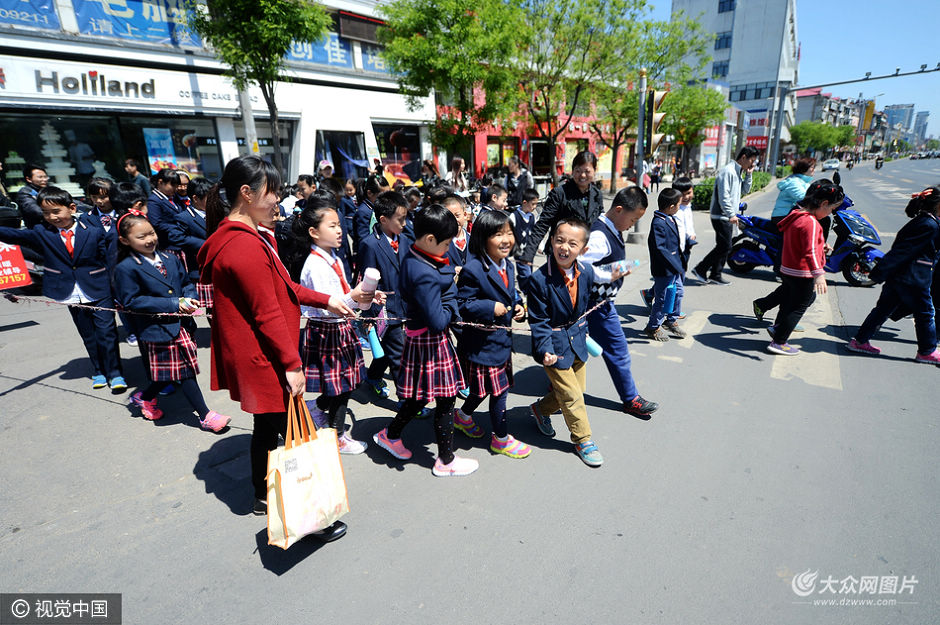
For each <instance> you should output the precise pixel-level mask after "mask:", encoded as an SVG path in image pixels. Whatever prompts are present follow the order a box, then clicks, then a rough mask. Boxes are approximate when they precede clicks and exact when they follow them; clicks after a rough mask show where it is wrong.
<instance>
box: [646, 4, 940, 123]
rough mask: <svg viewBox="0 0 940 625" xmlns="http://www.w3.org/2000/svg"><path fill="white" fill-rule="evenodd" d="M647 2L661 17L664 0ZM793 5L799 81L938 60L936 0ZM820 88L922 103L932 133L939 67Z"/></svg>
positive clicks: (938, 117)
mask: <svg viewBox="0 0 940 625" xmlns="http://www.w3.org/2000/svg"><path fill="white" fill-rule="evenodd" d="M717 1H718V0H715V2H717ZM738 1H739V2H761V1H764V0H738ZM774 1H777V2H779V1H782V0H774ZM653 3H654V4H655V9H654V11H653V16H654V17H656V18H658V19H668V17H669V12H670V9H671V2H669V0H658V1H657V0H653ZM796 11H797V35H798V37H799V40H800V43H801V46H802V47H801V57H800V74H799V82H800V85H817V84H820V83H826V82H838V81H841V80H850V79H852V78H861V77H862V76H864V75H865V72H871V73H872V75H873V76H878V75H882V74H893V73H894V71H895V68H897V67H900V68H901V71H902V72H906V71H916V70H918V69H920V66H921V65H922V64H924V63H926V64H927V67H928V69H931V68H935V67H937V64H938V63H940V0H903V1H900V0H893V1H888V2H884V1H881V2H876V1H874V0H797V3H796ZM823 91H824V92H831V93H832V94H833V95H836V96H839V97H844V98H856V97H858V94H859V93H862V94H864V96H865V97H866V98H871V97H873V96H878V97H877V98H876V100H875V101H876V105H877V107H878V109H879V110H881V109H883V108H884V107H885V106H886V105H888V104H914V112H915V113H916V112H917V111H930V118H929V120H928V126H927V134H928V135H930V134H933V135H934V137H940V72H932V73H929V74H924V75H920V76H909V77H903V78H888V79H885V80H877V81H868V82H866V83H853V84H848V85H841V86H838V87H831V88H825V89H823ZM881 93H883V94H884V95H878V94H881Z"/></svg>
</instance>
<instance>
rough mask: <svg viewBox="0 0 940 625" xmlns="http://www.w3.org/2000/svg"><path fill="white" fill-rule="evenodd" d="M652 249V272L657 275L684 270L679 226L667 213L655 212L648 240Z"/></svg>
mask: <svg viewBox="0 0 940 625" xmlns="http://www.w3.org/2000/svg"><path fill="white" fill-rule="evenodd" d="M646 244H647V245H648V246H649V250H650V273H651V274H652V275H654V276H657V277H664V276H671V275H678V274H681V273H682V272H683V269H682V255H681V253H680V252H679V226H677V225H676V222H675V220H673V219H671V218H670V217H669V215H667V214H666V213H662V212H660V211H656V212H655V213H653V224H652V226H650V236H649V238H648V239H647V241H646Z"/></svg>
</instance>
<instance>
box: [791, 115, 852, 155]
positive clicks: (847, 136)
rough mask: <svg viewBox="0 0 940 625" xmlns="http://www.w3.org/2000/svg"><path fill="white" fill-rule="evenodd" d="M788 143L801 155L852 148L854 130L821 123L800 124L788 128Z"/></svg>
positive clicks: (849, 127)
mask: <svg viewBox="0 0 940 625" xmlns="http://www.w3.org/2000/svg"><path fill="white" fill-rule="evenodd" d="M790 142H791V143H793V144H794V145H795V146H796V149H797V151H799V152H800V153H801V154H802V153H807V152H809V151H811V150H820V151H825V150H828V149H830V148H834V147H838V146H854V145H855V129H854V128H853V127H852V126H830V125H829V124H823V123H821V122H800V123H799V124H796V125H795V126H790Z"/></svg>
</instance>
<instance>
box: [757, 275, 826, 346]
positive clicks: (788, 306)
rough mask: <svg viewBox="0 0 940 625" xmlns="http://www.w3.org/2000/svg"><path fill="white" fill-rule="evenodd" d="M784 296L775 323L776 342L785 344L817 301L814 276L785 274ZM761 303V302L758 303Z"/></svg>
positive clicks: (782, 277) (783, 278)
mask: <svg viewBox="0 0 940 625" xmlns="http://www.w3.org/2000/svg"><path fill="white" fill-rule="evenodd" d="M781 279H782V280H783V285H782V286H781V288H782V289H783V297H782V298H781V301H780V310H779V311H778V312H777V320H776V321H775V322H774V325H775V326H776V327H777V329H776V331H774V343H777V344H778V345H783V344H784V343H786V342H787V341H788V340H790V335H791V334H793V328H795V327H796V324H798V323H799V322H800V319H802V318H803V314H804V313H805V312H806V309H807V308H809V307H810V305H811V304H812V303H813V302H814V301H816V291H815V290H814V288H813V279H812V278H794V277H793V276H787V275H783V276H781ZM758 305H759V304H758Z"/></svg>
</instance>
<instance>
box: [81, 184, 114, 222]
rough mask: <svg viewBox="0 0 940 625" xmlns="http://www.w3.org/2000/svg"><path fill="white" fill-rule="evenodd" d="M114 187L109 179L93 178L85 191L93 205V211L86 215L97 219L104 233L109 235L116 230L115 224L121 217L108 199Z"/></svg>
mask: <svg viewBox="0 0 940 625" xmlns="http://www.w3.org/2000/svg"><path fill="white" fill-rule="evenodd" d="M112 186H113V183H112V182H111V181H110V180H108V179H107V178H92V179H91V181H90V182H89V183H88V186H87V187H86V189H85V195H86V197H87V198H88V200H89V201H90V202H91V203H92V209H91V210H90V211H88V212H87V213H85V214H86V215H87V216H88V217H94V218H95V219H97V220H98V223H99V224H100V225H101V227H102V228H104V231H105V232H107V233H109V234H110V233H111V231H112V230H114V225H115V222H117V218H118V217H119V215H118V214H117V212H116V211H115V210H114V207H113V206H112V205H111V199H110V198H109V197H108V193H109V192H110V191H111V187H112Z"/></svg>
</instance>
